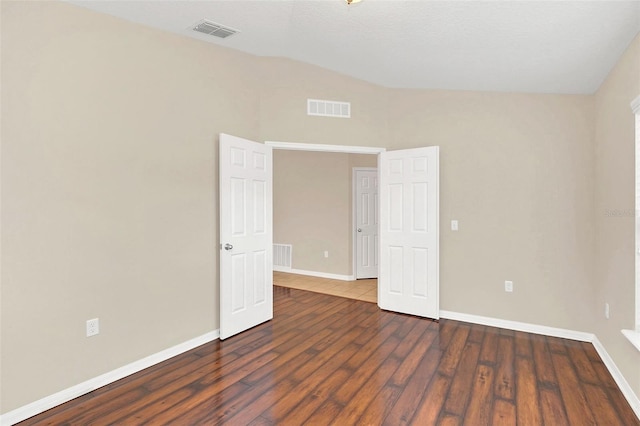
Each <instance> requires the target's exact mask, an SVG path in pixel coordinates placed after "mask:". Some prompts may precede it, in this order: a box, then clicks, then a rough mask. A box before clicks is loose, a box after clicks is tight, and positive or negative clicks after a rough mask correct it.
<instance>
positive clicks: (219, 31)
mask: <svg viewBox="0 0 640 426" xmlns="http://www.w3.org/2000/svg"><path fill="white" fill-rule="evenodd" d="M193 30H194V31H198V32H199V33H204V34H208V35H212V36H215V37H218V38H227V37H230V36H232V35H234V34H235V33H238V32H239V31H238V30H234V29H232V28H229V27H225V26H223V25H220V24H216V23H215V22H211V21H201V22H200V23H198V24H196V26H195V27H193Z"/></svg>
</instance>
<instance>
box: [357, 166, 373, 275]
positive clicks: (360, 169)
mask: <svg viewBox="0 0 640 426" xmlns="http://www.w3.org/2000/svg"><path fill="white" fill-rule="evenodd" d="M358 171H376V172H377V171H378V168H377V167H353V168H352V169H351V248H352V251H351V258H352V260H353V264H352V266H351V267H352V268H353V269H352V271H353V277H354V278H355V279H358V262H357V260H358V259H357V256H358V247H357V243H358V233H357V232H356V228H357V227H358V223H357V221H358V218H357V212H356V210H357V204H358V203H357V199H356V189H357V188H356V186H357V182H356V174H357V172H358ZM376 278H377V276H376Z"/></svg>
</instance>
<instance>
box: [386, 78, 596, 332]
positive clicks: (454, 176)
mask: <svg viewBox="0 0 640 426" xmlns="http://www.w3.org/2000/svg"><path fill="white" fill-rule="evenodd" d="M391 111H393V114H392V115H391V116H390V122H391V123H393V126H392V129H391V143H392V145H391V146H392V148H401V147H402V148H404V147H416V146H419V145H439V146H440V147H441V149H440V176H441V179H440V229H441V233H440V248H441V254H440V268H441V269H440V271H441V272H440V307H441V309H444V310H451V311H455V312H464V313H470V314H476V315H483V316H489V317H495V318H505V319H510V320H514V321H523V322H528V323H534V324H542V325H548V326H553V327H560V328H567V329H572V330H580V331H589V330H590V329H591V326H592V324H591V316H592V311H591V310H592V303H593V286H594V284H593V272H594V271H593V262H594V256H593V242H594V230H593V184H594V179H593V164H594V152H593V125H592V122H593V99H592V97H590V96H561V95H522V94H497V93H478V92H476V93H473V92H445V91H416V90H411V91H409V90H398V91H395V92H394V93H393V97H392V102H391ZM452 219H457V220H459V226H460V230H459V231H457V232H452V231H451V230H450V221H451V220H452ZM505 280H512V281H513V282H514V292H513V293H511V294H510V293H505V291H504V281H505Z"/></svg>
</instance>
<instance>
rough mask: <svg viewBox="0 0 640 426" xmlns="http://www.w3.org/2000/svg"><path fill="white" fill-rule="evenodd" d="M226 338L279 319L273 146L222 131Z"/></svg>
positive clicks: (222, 289)
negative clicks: (275, 285)
mask: <svg viewBox="0 0 640 426" xmlns="http://www.w3.org/2000/svg"><path fill="white" fill-rule="evenodd" d="M219 160H220V182H219V191H220V338H221V339H226V338H227V337H230V336H233V335H234V334H237V333H240V332H242V331H244V330H246V329H248V328H251V327H253V326H255V325H258V324H260V323H262V322H265V321H268V320H270V319H271V318H273V271H272V261H271V259H272V256H273V254H272V241H273V236H272V192H271V191H272V155H271V147H268V146H265V145H263V144H260V143H257V142H252V141H248V140H246V139H241V138H238V137H235V136H230V135H225V134H221V135H220V158H219Z"/></svg>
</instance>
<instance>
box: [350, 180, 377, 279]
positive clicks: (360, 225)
mask: <svg viewBox="0 0 640 426" xmlns="http://www.w3.org/2000/svg"><path fill="white" fill-rule="evenodd" d="M354 181H355V218H356V220H355V227H356V229H355V240H356V244H355V246H356V253H355V268H356V273H355V275H356V279H361V278H377V277H378V170H376V169H364V168H361V169H355V170H354Z"/></svg>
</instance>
